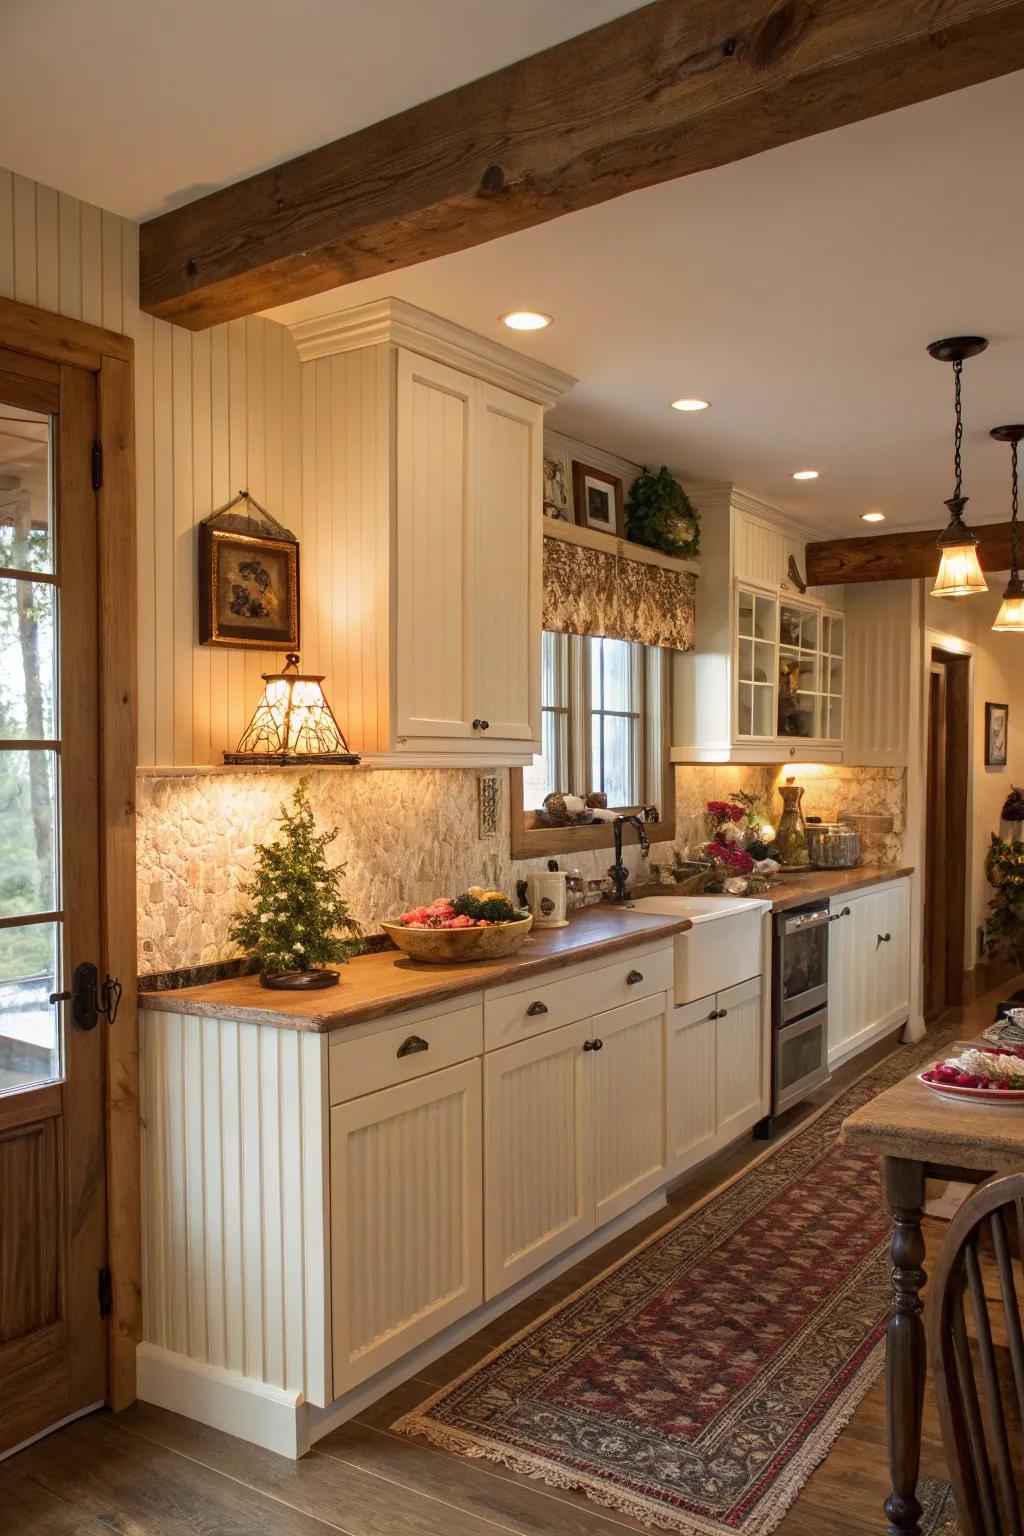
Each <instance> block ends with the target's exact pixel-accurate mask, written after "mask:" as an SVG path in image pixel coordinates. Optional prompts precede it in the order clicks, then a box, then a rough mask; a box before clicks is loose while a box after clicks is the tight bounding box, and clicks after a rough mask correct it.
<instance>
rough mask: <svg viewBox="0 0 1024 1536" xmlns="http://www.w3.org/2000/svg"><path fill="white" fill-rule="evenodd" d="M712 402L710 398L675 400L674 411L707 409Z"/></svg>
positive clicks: (673, 403)
mask: <svg viewBox="0 0 1024 1536" xmlns="http://www.w3.org/2000/svg"><path fill="white" fill-rule="evenodd" d="M710 404H711V401H710V400H673V401H672V409H673V410H674V411H706V410H707V408H708V406H709V405H710Z"/></svg>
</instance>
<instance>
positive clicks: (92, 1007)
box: [50, 960, 123, 1030]
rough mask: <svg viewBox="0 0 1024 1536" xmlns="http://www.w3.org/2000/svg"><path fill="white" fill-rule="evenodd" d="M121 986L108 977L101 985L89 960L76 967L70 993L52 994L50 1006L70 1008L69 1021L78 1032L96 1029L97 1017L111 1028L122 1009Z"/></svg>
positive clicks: (97, 974)
mask: <svg viewBox="0 0 1024 1536" xmlns="http://www.w3.org/2000/svg"><path fill="white" fill-rule="evenodd" d="M122 991H123V988H122V986H121V983H120V982H119V981H118V980H116V978H114V977H113V976H108V977H107V979H106V981H104V982H103V983H102V984H101V983H100V979H99V971H97V969H96V967H95V966H94V965H93V963H92V961H91V960H83V961H82V963H81V965H76V966H75V974H74V976H73V977H72V980H71V991H70V992H51V993H50V1002H51V1004H52V1003H67V1002H70V1004H71V1017H72V1019H73V1020H74V1022H75V1024H76V1025H77V1026H78V1028H79V1029H82V1030H90V1029H95V1028H96V1025H97V1023H98V1022H99V1018H100V1015H101V1014H102V1016H103V1018H105V1019H106V1020H107V1022H108V1023H109V1024H113V1022H114V1020H115V1019H116V1018H117V1010H118V1008H119V1007H120V1006H121V994H122Z"/></svg>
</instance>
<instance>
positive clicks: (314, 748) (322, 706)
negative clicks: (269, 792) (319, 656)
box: [224, 653, 359, 767]
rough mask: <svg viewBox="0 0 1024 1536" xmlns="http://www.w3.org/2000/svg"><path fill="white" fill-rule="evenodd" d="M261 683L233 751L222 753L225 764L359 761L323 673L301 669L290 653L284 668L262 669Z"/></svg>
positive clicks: (297, 659) (298, 764)
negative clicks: (330, 699)
mask: <svg viewBox="0 0 1024 1536" xmlns="http://www.w3.org/2000/svg"><path fill="white" fill-rule="evenodd" d="M263 682H264V684H265V685H266V686H265V687H264V689H263V697H262V698H261V699H260V701H259V703H258V704H257V706H256V709H255V712H254V713H253V717H252V719H251V720H250V721H249V724H248V725H247V726H246V729H245V732H244V733H243V736H242V739H241V741H240V742H239V743H238V746H237V748H236V749H235V751H234V752H225V753H224V761H225V762H226V763H238V764H245V765H250V766H252V765H258V764H264V763H266V764H270V763H274V764H278V765H281V766H286V767H287V766H292V767H302V766H303V765H304V764H306V763H323V764H332V763H358V761H359V758H358V757H357V756H356V754H355V753H354V752H350V751H349V749H348V742H347V741H346V740H345V737H344V735H343V734H342V731H341V727H340V726H339V725H338V722H337V721H336V720H335V718H334V715H333V714H332V712H331V706H330V705H329V704H328V702H327V700H326V698H325V697H324V691H323V689H322V688H321V686H320V684H321V683H322V682H323V677H315V676H313V675H312V674H311V673H301V672H300V671H299V658H298V656H297V655H295V654H294V653H292V654H290V655H289V656H287V657H286V666H285V668H284V670H283V671H281V672H264V674H263Z"/></svg>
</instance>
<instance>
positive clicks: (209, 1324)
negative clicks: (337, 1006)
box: [140, 1009, 332, 1407]
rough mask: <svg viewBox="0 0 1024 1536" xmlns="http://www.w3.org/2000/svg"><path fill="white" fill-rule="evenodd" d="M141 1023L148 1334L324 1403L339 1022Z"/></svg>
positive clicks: (151, 1019) (144, 1017) (165, 1345)
mask: <svg viewBox="0 0 1024 1536" xmlns="http://www.w3.org/2000/svg"><path fill="white" fill-rule="evenodd" d="M140 1024H141V1048H142V1050H141V1056H142V1188H143V1197H142V1210H143V1238H142V1240H143V1283H142V1295H143V1338H144V1339H145V1341H146V1343H147V1344H151V1345H155V1346H157V1348H159V1349H163V1350H167V1351H168V1352H169V1353H171V1354H173V1355H183V1356H186V1357H187V1358H188V1359H189V1360H192V1361H201V1362H203V1363H204V1364H206V1365H210V1366H213V1367H216V1368H218V1369H219V1370H222V1371H230V1372H234V1373H237V1374H238V1375H239V1376H248V1377H252V1378H255V1379H256V1380H258V1381H262V1382H266V1383H268V1384H269V1385H271V1386H273V1387H278V1388H281V1389H282V1390H285V1391H289V1392H296V1393H301V1394H302V1395H303V1396H305V1397H306V1398H308V1400H309V1401H310V1402H313V1403H316V1404H317V1405H319V1406H321V1407H322V1406H323V1405H324V1404H325V1403H327V1402H329V1401H330V1400H331V1395H332V1394H331V1385H330V1380H329V1374H328V1360H329V1326H328V1310H327V1309H328V1298H327V1256H326V1253H325V1251H324V1231H325V1225H324V1223H325V1214H324V1213H325V1204H324V1202H325V1199H326V1193H325V1191H326V1185H325V1171H324V1148H325V1147H326V1145H327V1125H326V1118H325V1116H326V1108H325V1100H326V1096H325V1094H324V1083H325V1081H326V1077H325V1071H326V1067H325V1060H324V1053H325V1052H326V1048H327V1047H326V1037H325V1036H322V1035H313V1034H303V1033H302V1032H301V1031H297V1030H295V1031H293V1030H284V1029H281V1030H266V1029H260V1028H259V1027H258V1026H257V1025H254V1024H238V1023H235V1022H233V1021H229V1020H222V1019H203V1018H196V1017H193V1016H187V1015H182V1014H172V1013H157V1014H150V1013H147V1012H146V1010H145V1009H143V1010H142V1011H141V1014H140Z"/></svg>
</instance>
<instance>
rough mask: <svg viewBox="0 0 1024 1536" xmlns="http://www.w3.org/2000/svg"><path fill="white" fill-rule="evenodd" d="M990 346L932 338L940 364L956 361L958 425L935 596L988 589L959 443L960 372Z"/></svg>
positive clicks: (977, 340)
mask: <svg viewBox="0 0 1024 1536" xmlns="http://www.w3.org/2000/svg"><path fill="white" fill-rule="evenodd" d="M987 346H988V342H987V341H986V339H985V337H984V336H949V337H947V338H946V340H945V341H933V342H932V344H931V346H930V347H929V348H928V351H929V352H930V353H931V355H932V357H934V358H936V359H937V360H938V361H939V362H940V363H952V364H953V379H954V384H953V409H954V412H955V415H956V428H955V430H954V433H953V473H954V476H955V479H956V489H955V490H954V492H953V494H952V496H951V497H950V498H949V500H948V501H947V502H946V506H947V507H948V508H949V511H950V519H949V527H948V528H947V529H946V530H945V532H944V533H942V534H940V536H939V538H938V539H937V540H936V543H937V545H938V548H939V551H940V553H941V559H940V560H939V571H938V575H937V576H936V578H935V585H934V587H932V597H970V596H971V594H972V593H974V592H987V591H988V582H987V581H986V580H985V577H984V575H983V574H982V569H981V565H980V564H979V562H978V536H977V534H974V533H972V532H971V530H970V529H969V528H968V526H967V524H966V523H965V522H964V507H965V506H966V505H967V497H966V496H964V495H963V494H962V486H963V474H962V470H961V464H960V445H961V443H962V442H963V436H964V426H963V416H962V414H961V409H960V375H961V374H962V372H963V366H964V361H965V359H966V358H968V357H977V355H978V353H979V352H984V350H985V348H986V347H987Z"/></svg>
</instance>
